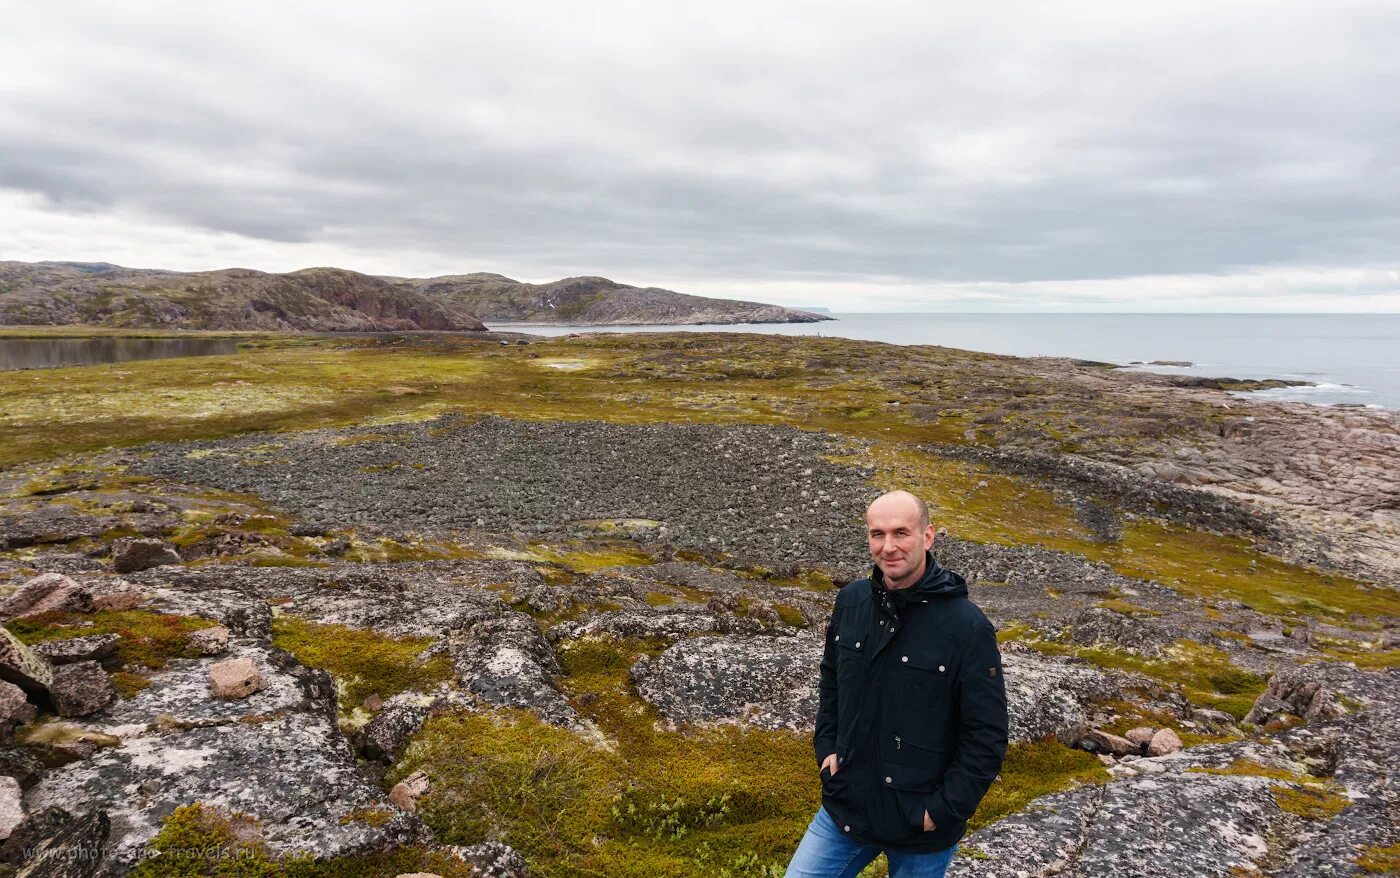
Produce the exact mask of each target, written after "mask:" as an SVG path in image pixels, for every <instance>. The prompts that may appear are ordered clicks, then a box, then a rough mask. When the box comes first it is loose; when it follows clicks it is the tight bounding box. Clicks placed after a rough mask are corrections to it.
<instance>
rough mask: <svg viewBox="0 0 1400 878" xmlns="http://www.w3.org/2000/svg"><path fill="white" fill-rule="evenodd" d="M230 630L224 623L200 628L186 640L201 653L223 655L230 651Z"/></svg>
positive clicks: (193, 648) (191, 647)
mask: <svg viewBox="0 0 1400 878" xmlns="http://www.w3.org/2000/svg"><path fill="white" fill-rule="evenodd" d="M228 637H229V630H228V629H227V628H225V627H224V626H223V625H215V626H214V627H213V628H200V629H199V630H198V631H194V632H191V633H190V636H189V637H187V638H185V642H186V643H187V644H188V645H189V647H190V649H192V650H194V651H195V652H197V653H199V654H200V655H223V654H224V653H225V652H228Z"/></svg>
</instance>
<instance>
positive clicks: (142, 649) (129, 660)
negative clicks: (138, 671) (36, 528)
mask: <svg viewBox="0 0 1400 878" xmlns="http://www.w3.org/2000/svg"><path fill="white" fill-rule="evenodd" d="M216 624H218V623H216V622H213V621H211V620H209V619H198V618H194V617H192V616H172V615H166V614H162V613H151V612H147V611H146V610H101V611H99V612H96V613H89V614H83V615H80V614H77V613H69V612H65V611H62V610H55V611H53V612H49V613H40V614H39V615H37V616H31V617H29V618H27V619H14V620H11V621H10V622H7V623H5V627H7V628H9V629H10V632H11V633H12V634H14V635H15V636H16V637H18V638H19V639H20V640H22V641H23V642H25V643H42V642H44V641H46V640H67V639H69V638H73V637H86V636H87V635H90V634H119V635H121V639H120V640H119V641H117V660H118V661H120V662H121V663H122V664H124V665H126V666H128V667H131V668H143V667H144V668H153V669H155V668H163V667H165V665H166V662H167V661H169V660H170V659H172V658H194V657H195V656H196V655H197V653H195V652H193V651H191V650H190V648H189V642H188V638H189V635H190V633H191V632H194V631H198V630H199V629H201V628H212V627H213V626H214V625H216Z"/></svg>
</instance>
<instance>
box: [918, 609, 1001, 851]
mask: <svg viewBox="0 0 1400 878" xmlns="http://www.w3.org/2000/svg"><path fill="white" fill-rule="evenodd" d="M956 685H957V699H958V708H959V719H958V744H957V752H955V753H954V754H953V760H952V763H951V764H950V765H949V766H948V770H947V771H946V772H945V773H944V775H943V784H942V786H940V787H939V788H938V789H937V790H935V791H934V792H933V793H932V794H931V795H930V796H929V800H928V804H927V805H926V806H925V807H926V808H927V809H928V814H929V817H930V818H932V819H933V822H934V824H935V825H937V826H945V825H949V824H952V823H961V822H963V821H966V820H967V819H968V818H969V817H971V816H972V812H974V811H976V810H977V804H978V803H979V802H981V801H982V797H983V796H984V795H986V794H987V789H988V788H989V787H990V786H991V785H992V781H994V780H996V776H997V773H998V772H999V771H1001V763H1002V760H1003V759H1004V758H1005V757H1006V731H1007V716H1006V683H1005V682H1004V681H1003V679H1002V670H1001V651H1000V650H999V649H997V634H996V629H995V628H993V627H992V625H991V623H990V622H987V621H985V620H984V621H982V622H981V623H980V624H979V625H978V628H977V631H976V633H975V634H973V637H972V641H971V642H970V643H969V644H968V649H967V654H966V655H965V656H963V662H962V666H961V668H960V669H959V673H958V680H957V684H956Z"/></svg>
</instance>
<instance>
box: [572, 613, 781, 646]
mask: <svg viewBox="0 0 1400 878" xmlns="http://www.w3.org/2000/svg"><path fill="white" fill-rule="evenodd" d="M774 621H775V622H776V617H774ZM772 631H773V625H772V624H768V625H765V624H764V623H763V622H760V621H759V620H758V619H752V618H745V617H739V616H735V615H734V614H732V613H716V612H714V611H713V610H712V609H711V608H709V607H707V606H701V605H698V604H668V605H665V606H661V607H645V606H644V607H638V608H635V609H628V610H606V611H604V612H601V613H594V614H592V615H590V616H588V617H587V618H586V619H583V620H581V621H571V622H561V623H560V624H559V625H556V626H555V628H554V629H551V631H550V637H551V639H554V640H560V639H570V640H572V639H576V638H580V637H599V636H603V637H617V638H647V639H652V638H654V639H660V640H678V639H680V638H682V637H693V636H695V635H697V634H762V633H765V632H772ZM783 633H795V632H794V630H793V629H787V630H786V631H784V632H783Z"/></svg>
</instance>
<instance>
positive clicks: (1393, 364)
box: [491, 314, 1400, 408]
mask: <svg viewBox="0 0 1400 878" xmlns="http://www.w3.org/2000/svg"><path fill="white" fill-rule="evenodd" d="M832 316H834V317H836V318H837V319H836V320H834V321H830V322H826V323H800V324H769V325H746V326H680V327H678V326H613V327H585V328H582V329H581V328H580V327H577V326H572V327H571V326H540V325H522V324H514V325H507V324H497V323H492V324H491V328H492V329H519V330H521V331H523V332H535V333H540V334H542V335H563V334H566V333H570V332H580V331H587V332H593V331H602V332H667V331H676V330H683V331H690V332H714V331H724V332H761V333H773V334H780V335H828V336H839V337H842V338H854V339H864V340H866V341H884V342H891V343H893V344H936V345H945V346H947V347H955V348H964V349H967V350H974V351H988V352H990V353H997V354H1014V355H1017V356H1023V357H1027V356H1030V357H1040V356H1050V357H1079V358H1082V359H1086V360H1103V361H1106V362H1110V363H1118V364H1120V365H1127V364H1129V363H1131V362H1133V361H1135V360H1136V361H1150V360H1185V361H1189V362H1191V363H1192V364H1193V365H1192V366H1189V367H1185V368H1177V367H1162V366H1153V367H1150V368H1151V369H1152V370H1153V371H1158V372H1176V373H1181V374H1190V375H1209V376H1213V377H1227V376H1228V377H1232V378H1285V379H1291V380H1295V381H1311V382H1313V383H1314V384H1315V385H1316V386H1315V387H1300V388H1289V389H1286V390H1270V391H1263V392H1261V393H1259V394H1256V395H1257V396H1263V397H1268V398H1272V399H1288V400H1301V401H1304V402H1312V403H1319V404H1324V405H1331V404H1336V403H1360V404H1363V405H1372V406H1384V407H1386V408H1400V314H1357V315H1353V314H834V315H832Z"/></svg>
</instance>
